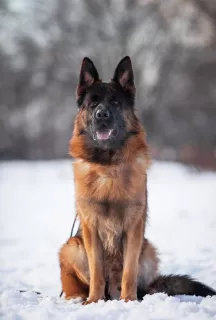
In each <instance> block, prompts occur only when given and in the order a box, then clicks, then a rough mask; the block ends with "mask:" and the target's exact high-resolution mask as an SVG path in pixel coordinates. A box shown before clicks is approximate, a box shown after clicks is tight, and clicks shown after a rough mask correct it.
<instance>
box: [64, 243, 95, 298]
mask: <svg viewBox="0 0 216 320" xmlns="http://www.w3.org/2000/svg"><path fill="white" fill-rule="evenodd" d="M59 260H60V268H61V282H62V290H63V292H64V293H65V298H66V299H70V298H78V297H81V298H82V299H86V298H87V297H88V295H89V267H88V260H87V255H86V252H85V249H84V246H83V242H82V239H81V238H80V237H72V238H70V239H69V240H68V241H67V243H66V244H64V245H63V247H62V248H61V250H60V252H59Z"/></svg>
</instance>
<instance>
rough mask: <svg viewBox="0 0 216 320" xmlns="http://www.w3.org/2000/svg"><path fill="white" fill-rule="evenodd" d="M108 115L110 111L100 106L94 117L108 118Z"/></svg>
mask: <svg viewBox="0 0 216 320" xmlns="http://www.w3.org/2000/svg"><path fill="white" fill-rule="evenodd" d="M109 117H110V113H109V111H108V110H107V109H105V108H103V107H101V108H99V109H98V110H97V111H96V118H97V119H98V120H108V119H109Z"/></svg>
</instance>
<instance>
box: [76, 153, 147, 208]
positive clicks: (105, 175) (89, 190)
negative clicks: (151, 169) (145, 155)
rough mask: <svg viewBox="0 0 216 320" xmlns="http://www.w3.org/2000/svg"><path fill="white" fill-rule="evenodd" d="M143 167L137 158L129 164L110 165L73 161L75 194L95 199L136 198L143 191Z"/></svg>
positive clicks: (139, 196) (101, 200)
mask: <svg viewBox="0 0 216 320" xmlns="http://www.w3.org/2000/svg"><path fill="white" fill-rule="evenodd" d="M145 169H146V166H145V165H144V164H143V163H142V162H141V161H140V158H139V159H136V161H134V163H131V164H120V165H118V166H110V167H109V166H107V167H104V166H95V165H91V164H89V163H87V162H84V161H80V162H77V163H75V165H74V173H75V187H76V198H77V199H91V200H92V201H96V202H105V201H111V202H119V201H136V200H137V199H140V198H141V196H142V194H143V193H144V192H145V187H146V170H145Z"/></svg>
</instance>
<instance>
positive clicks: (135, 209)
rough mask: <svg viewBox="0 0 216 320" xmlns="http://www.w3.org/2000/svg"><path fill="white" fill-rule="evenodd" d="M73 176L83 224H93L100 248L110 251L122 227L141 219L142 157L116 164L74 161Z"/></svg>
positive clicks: (143, 176) (144, 189)
mask: <svg viewBox="0 0 216 320" xmlns="http://www.w3.org/2000/svg"><path fill="white" fill-rule="evenodd" d="M74 175H75V189H76V205H77V211H78V214H79V216H80V218H81V220H84V221H85V223H88V225H90V224H93V225H94V226H96V227H97V229H98V234H99V237H100V238H101V241H102V243H103V245H104V248H105V249H107V251H108V252H110V253H113V252H114V251H115V249H114V248H118V247H119V244H120V241H121V238H122V234H123V232H124V230H125V229H127V227H129V226H130V224H131V223H134V221H135V220H137V219H139V218H141V216H140V212H143V214H145V205H146V162H145V158H144V157H142V156H137V157H136V158H135V160H134V161H133V162H130V163H122V164H119V165H118V166H116V165H115V166H114V165H113V166H100V165H96V164H94V165H92V164H90V163H88V162H85V161H83V160H77V161H76V162H75V163H74ZM142 207H143V211H142V210H140V209H141V208H142Z"/></svg>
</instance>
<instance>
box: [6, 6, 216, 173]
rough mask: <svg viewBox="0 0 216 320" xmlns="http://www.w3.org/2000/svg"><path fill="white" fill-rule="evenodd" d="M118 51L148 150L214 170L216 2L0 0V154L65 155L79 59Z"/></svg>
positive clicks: (106, 59)
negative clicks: (129, 71) (128, 63)
mask: <svg viewBox="0 0 216 320" xmlns="http://www.w3.org/2000/svg"><path fill="white" fill-rule="evenodd" d="M125 55H130V56H131V58H132V63H133V67H134V71H135V80H136V87H137V100H136V106H137V110H138V113H139V116H140V118H141V119H142V122H143V124H144V125H145V128H146V131H147V137H148V142H149V144H150V145H151V150H152V154H153V156H154V157H155V158H157V159H163V160H172V161H173V160H174V161H176V160H177V161H181V162H184V163H190V164H194V165H200V166H203V167H206V168H210V169H212V168H214V169H216V0H116V1H115V0H106V1H105V0H104V1H101V0H37V1H36V0H0V158H1V159H2V160H7V159H55V158H64V157H67V149H68V141H69V139H70V136H71V132H72V125H73V119H74V116H75V114H76V112H77V107H76V102H75V95H74V92H75V87H76V83H77V80H78V74H79V70H80V64H81V61H82V58H83V57H84V56H89V57H90V58H91V59H92V60H93V61H94V63H95V64H96V66H97V68H98V70H99V71H100V75H101V77H102V78H103V79H104V80H105V81H108V80H109V79H110V78H111V77H112V73H113V72H114V68H115V67H116V65H117V63H118V61H119V60H120V59H121V58H122V57H124V56H125Z"/></svg>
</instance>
